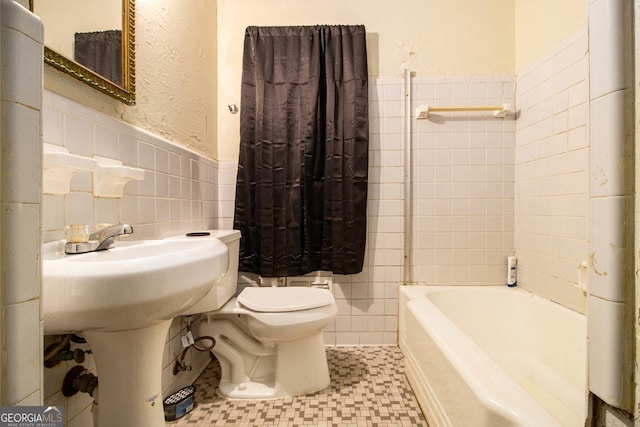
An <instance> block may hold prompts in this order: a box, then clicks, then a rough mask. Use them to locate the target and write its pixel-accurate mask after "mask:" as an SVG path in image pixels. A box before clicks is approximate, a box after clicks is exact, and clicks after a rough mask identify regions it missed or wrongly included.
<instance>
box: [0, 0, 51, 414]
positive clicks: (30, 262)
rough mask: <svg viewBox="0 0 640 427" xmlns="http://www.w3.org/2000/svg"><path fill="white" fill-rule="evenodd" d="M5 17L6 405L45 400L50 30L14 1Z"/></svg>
mask: <svg viewBox="0 0 640 427" xmlns="http://www.w3.org/2000/svg"><path fill="white" fill-rule="evenodd" d="M0 18H1V28H0V31H1V33H0V55H1V56H0V79H1V80H0V97H1V102H2V108H1V111H2V116H1V117H0V150H1V151H2V154H1V156H0V158H1V159H2V164H1V165H0V170H1V174H2V178H1V179H0V183H1V186H2V188H1V190H0V194H1V196H2V204H1V210H0V218H1V222H0V236H1V242H0V247H1V248H2V251H1V255H2V257H1V258H2V265H1V266H0V271H1V272H2V275H1V276H0V288H1V289H2V291H1V292H0V298H1V300H0V311H1V312H2V313H4V316H3V322H1V323H0V342H1V343H2V344H1V347H2V348H1V351H2V363H1V364H0V375H1V378H0V383H1V384H2V387H1V390H0V404H2V405H39V404H41V402H42V390H41V385H42V375H41V373H42V369H41V366H42V354H43V352H42V340H41V337H42V333H41V330H42V323H41V322H40V263H39V260H40V228H39V224H40V201H41V188H42V187H41V182H40V177H41V174H40V173H39V171H40V170H41V169H42V160H41V159H42V143H41V133H40V124H41V118H40V110H41V109H42V91H41V87H42V83H41V82H42V73H43V61H42V49H43V47H42V41H43V28H42V23H41V22H40V20H39V19H38V18H37V17H35V16H34V15H33V14H31V13H30V12H28V11H27V10H26V9H25V8H23V7H22V6H20V5H18V4H17V3H14V2H11V1H1V2H0Z"/></svg>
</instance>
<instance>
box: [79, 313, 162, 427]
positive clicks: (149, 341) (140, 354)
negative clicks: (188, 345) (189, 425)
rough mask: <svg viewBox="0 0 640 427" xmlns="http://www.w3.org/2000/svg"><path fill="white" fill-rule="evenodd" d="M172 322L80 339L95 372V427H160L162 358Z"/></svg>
mask: <svg viewBox="0 0 640 427" xmlns="http://www.w3.org/2000/svg"><path fill="white" fill-rule="evenodd" d="M170 326H171V320H163V321H159V322H158V323H155V324H153V325H151V326H147V327H144V328H139V329H133V330H127V331H115V332H102V331H88V332H84V333H83V334H82V335H83V337H84V338H85V339H86V340H87V342H88V343H89V345H90V346H91V350H92V351H93V356H94V358H95V361H96V367H97V369H98V390H99V391H98V425H97V426H94V427H141V426H144V427H163V426H164V409H163V406H162V400H163V396H162V355H163V351H164V344H165V342H166V339H167V334H168V332H169V327H170Z"/></svg>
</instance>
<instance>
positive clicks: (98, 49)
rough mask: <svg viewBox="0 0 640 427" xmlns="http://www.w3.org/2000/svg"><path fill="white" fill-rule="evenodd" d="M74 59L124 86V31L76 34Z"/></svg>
mask: <svg viewBox="0 0 640 427" xmlns="http://www.w3.org/2000/svg"><path fill="white" fill-rule="evenodd" d="M74 57H75V58H74V59H75V60H76V61H77V62H78V63H80V64H82V65H84V66H85V67H87V68H88V69H90V70H93V71H95V72H96V73H98V74H100V75H101V76H102V77H104V78H105V79H107V80H110V81H112V82H114V83H115V84H117V85H119V86H122V31H120V30H107V31H95V32H91V33H75V37H74Z"/></svg>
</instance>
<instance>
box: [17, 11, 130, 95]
mask: <svg viewBox="0 0 640 427" xmlns="http://www.w3.org/2000/svg"><path fill="white" fill-rule="evenodd" d="M33 1H34V0H29V8H30V9H31V10H32V11H33ZM135 16H136V10H135V0H122V41H123V43H122V86H119V85H116V84H115V83H113V82H112V81H110V80H107V79H105V78H104V77H102V76H101V75H99V74H97V73H95V72H94V71H92V70H90V69H88V68H86V67H84V66H82V65H80V64H79V63H77V62H75V61H73V60H71V59H69V58H67V57H66V56H64V55H61V54H60V53H58V52H56V51H55V50H53V49H50V48H48V47H46V46H45V48H44V62H45V64H48V65H50V66H52V67H53V68H56V69H58V70H60V71H62V72H63V73H65V74H68V75H70V76H72V77H74V78H76V79H78V80H80V81H81V82H83V83H86V84H88V85H89V86H91V87H93V88H94V89H97V90H99V91H100V92H103V93H105V94H107V95H109V96H111V97H113V98H116V99H118V100H120V101H122V102H124V103H125V104H127V105H134V104H135V103H136V59H135Z"/></svg>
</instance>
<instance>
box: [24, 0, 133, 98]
mask: <svg viewBox="0 0 640 427" xmlns="http://www.w3.org/2000/svg"><path fill="white" fill-rule="evenodd" d="M29 8H30V9H31V11H33V13H35V14H36V15H38V16H39V17H40V18H41V19H42V22H43V24H44V28H45V32H44V34H45V36H44V44H45V48H44V62H45V63H46V64H49V65H50V66H52V67H54V68H56V69H58V70H60V71H62V72H64V73H66V74H68V75H70V76H72V77H74V78H76V79H78V80H80V81H82V82H84V83H86V84H88V85H89V86H91V87H93V88H95V89H97V90H99V91H101V92H103V93H106V94H107V95H109V96H112V97H113V98H116V99H118V100H120V101H122V102H124V103H125V104H127V105H134V104H135V101H136V94H135V0H108V1H105V0H29Z"/></svg>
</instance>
